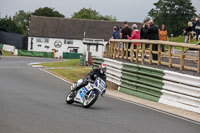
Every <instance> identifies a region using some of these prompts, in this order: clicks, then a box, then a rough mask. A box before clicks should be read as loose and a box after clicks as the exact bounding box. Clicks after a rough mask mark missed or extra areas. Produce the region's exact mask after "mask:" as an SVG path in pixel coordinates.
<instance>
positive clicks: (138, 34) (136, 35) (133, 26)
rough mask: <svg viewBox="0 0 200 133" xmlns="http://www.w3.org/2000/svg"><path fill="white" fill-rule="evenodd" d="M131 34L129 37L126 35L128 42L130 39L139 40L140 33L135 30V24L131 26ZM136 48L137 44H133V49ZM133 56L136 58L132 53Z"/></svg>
mask: <svg viewBox="0 0 200 133" xmlns="http://www.w3.org/2000/svg"><path fill="white" fill-rule="evenodd" d="M132 29H133V31H132V34H131V37H130V36H129V35H127V38H128V39H129V40H131V39H140V31H139V30H138V29H137V25H136V24H133V25H132ZM136 48H137V43H134V49H136ZM134 56H135V57H136V52H134Z"/></svg>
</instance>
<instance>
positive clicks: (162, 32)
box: [158, 24, 168, 52]
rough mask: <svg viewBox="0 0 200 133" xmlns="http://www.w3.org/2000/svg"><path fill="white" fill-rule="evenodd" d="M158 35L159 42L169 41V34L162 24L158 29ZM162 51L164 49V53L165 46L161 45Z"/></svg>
mask: <svg viewBox="0 0 200 133" xmlns="http://www.w3.org/2000/svg"><path fill="white" fill-rule="evenodd" d="M158 34H159V40H162V41H168V32H167V29H166V28H165V25H164V24H162V26H161V28H160V29H158ZM161 49H162V52H164V51H165V45H161Z"/></svg>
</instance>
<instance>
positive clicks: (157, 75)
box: [120, 63, 164, 102]
mask: <svg viewBox="0 0 200 133" xmlns="http://www.w3.org/2000/svg"><path fill="white" fill-rule="evenodd" d="M162 75H164V74H163V72H162V71H159V70H158V69H152V68H150V67H139V66H138V65H134V64H129V63H124V64H123V68H122V77H121V79H122V80H121V85H120V91H122V92H125V93H128V94H131V95H134V96H138V97H141V98H144V99H148V100H151V101H156V102H158V100H159V98H160V96H161V95H162V92H161V89H162V85H163V83H162Z"/></svg>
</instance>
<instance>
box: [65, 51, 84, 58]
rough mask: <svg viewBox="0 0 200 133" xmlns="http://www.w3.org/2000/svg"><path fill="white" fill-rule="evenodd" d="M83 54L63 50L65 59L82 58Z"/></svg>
mask: <svg viewBox="0 0 200 133" xmlns="http://www.w3.org/2000/svg"><path fill="white" fill-rule="evenodd" d="M81 55H82V54H80V53H68V52H63V59H80V56H81Z"/></svg>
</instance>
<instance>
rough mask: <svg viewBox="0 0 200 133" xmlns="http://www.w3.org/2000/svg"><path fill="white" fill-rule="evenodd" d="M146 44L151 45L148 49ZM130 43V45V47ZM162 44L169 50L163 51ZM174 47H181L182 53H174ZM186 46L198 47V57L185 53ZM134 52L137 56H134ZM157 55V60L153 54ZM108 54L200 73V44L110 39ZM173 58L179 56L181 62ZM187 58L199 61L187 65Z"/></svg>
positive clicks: (117, 57) (113, 56)
mask: <svg viewBox="0 0 200 133" xmlns="http://www.w3.org/2000/svg"><path fill="white" fill-rule="evenodd" d="M135 43H136V44H137V46H136V47H135V48H134V44H135ZM130 44H131V45H130ZM146 44H148V45H149V48H148V49H146V48H145V47H146ZM128 45H130V47H129V48H128ZM155 45H156V46H157V47H158V48H157V49H158V50H153V47H155ZM161 45H167V46H168V51H167V52H162V51H161ZM173 47H180V50H181V52H180V54H174V53H172V49H173ZM185 48H191V49H196V50H197V51H198V57H192V56H187V55H185ZM134 53H135V55H136V56H134ZM147 53H148V54H149V57H148V58H145V55H146V54H147ZM139 55H141V56H139ZM155 55H157V60H153V56H155ZM163 55H164V56H165V57H166V58H168V61H167V62H166V61H163V60H162V57H163ZM107 56H108V57H110V58H113V59H119V58H120V59H125V60H130V61H135V63H138V62H141V64H144V63H145V62H148V63H149V64H157V65H167V66H168V67H178V68H179V69H180V70H181V71H182V70H183V69H188V70H192V71H197V72H198V73H200V46H198V45H195V44H187V43H177V42H169V41H160V40H136V39H133V40H128V39H110V40H109V50H108V53H107ZM172 58H179V59H180V63H179V64H177V63H173V60H172ZM186 60H187V61H191V60H193V61H195V62H196V63H197V64H196V67H194V66H187V65H185V63H184V62H185V61H186ZM192 63H194V62H192ZM190 64H191V63H190Z"/></svg>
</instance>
